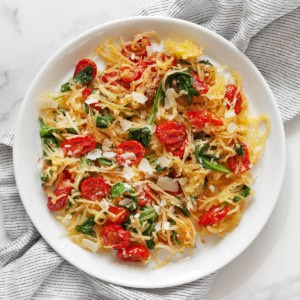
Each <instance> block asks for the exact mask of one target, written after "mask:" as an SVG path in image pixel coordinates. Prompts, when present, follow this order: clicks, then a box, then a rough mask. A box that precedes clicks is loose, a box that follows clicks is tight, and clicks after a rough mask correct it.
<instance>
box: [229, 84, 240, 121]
mask: <svg viewBox="0 0 300 300" xmlns="http://www.w3.org/2000/svg"><path fill="white" fill-rule="evenodd" d="M236 90H237V87H236V85H234V84H229V85H227V86H226V94H225V98H227V101H228V102H229V103H227V104H226V107H227V108H228V109H230V107H231V103H232V102H233V100H234V95H235V94H236ZM242 102H243V100H242V96H241V93H237V95H236V101H235V105H234V112H235V113H236V114H237V115H238V114H239V113H240V112H241V111H242Z"/></svg>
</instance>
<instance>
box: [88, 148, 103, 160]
mask: <svg viewBox="0 0 300 300" xmlns="http://www.w3.org/2000/svg"><path fill="white" fill-rule="evenodd" d="M101 156H102V151H101V150H100V149H93V150H92V151H90V152H89V153H88V154H87V156H86V158H88V159H90V160H96V159H97V158H100V157H101Z"/></svg>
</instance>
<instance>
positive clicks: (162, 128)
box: [155, 121, 187, 145]
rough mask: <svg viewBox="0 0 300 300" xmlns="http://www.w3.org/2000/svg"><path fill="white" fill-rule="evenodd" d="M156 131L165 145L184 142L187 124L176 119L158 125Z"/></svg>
mask: <svg viewBox="0 0 300 300" xmlns="http://www.w3.org/2000/svg"><path fill="white" fill-rule="evenodd" d="M155 133H156V136H157V138H158V140H159V141H160V142H161V143H163V144H165V145H170V144H176V143H179V142H182V141H184V139H185V138H186V136H187V133H186V128H185V125H184V124H183V123H177V122H174V121H166V122H164V123H162V124H160V125H158V126H157V127H156V130H155Z"/></svg>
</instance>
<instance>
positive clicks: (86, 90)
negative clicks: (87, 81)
mask: <svg viewBox="0 0 300 300" xmlns="http://www.w3.org/2000/svg"><path fill="white" fill-rule="evenodd" d="M91 93H92V89H90V88H85V89H84V90H83V91H82V97H83V98H84V99H86V98H87V97H88V96H89V95H90V94H91Z"/></svg>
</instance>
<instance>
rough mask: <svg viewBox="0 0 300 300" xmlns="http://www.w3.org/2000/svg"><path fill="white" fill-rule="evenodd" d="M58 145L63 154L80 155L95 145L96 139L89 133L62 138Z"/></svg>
mask: <svg viewBox="0 0 300 300" xmlns="http://www.w3.org/2000/svg"><path fill="white" fill-rule="evenodd" d="M60 147H61V148H62V149H63V151H64V154H65V156H82V155H85V154H87V153H88V152H90V151H92V150H93V149H94V148H95V147H96V141H95V140H94V139H93V138H92V137H91V136H90V135H86V136H78V137H74V138H72V139H69V140H64V141H63V142H62V143H61V144H60Z"/></svg>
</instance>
